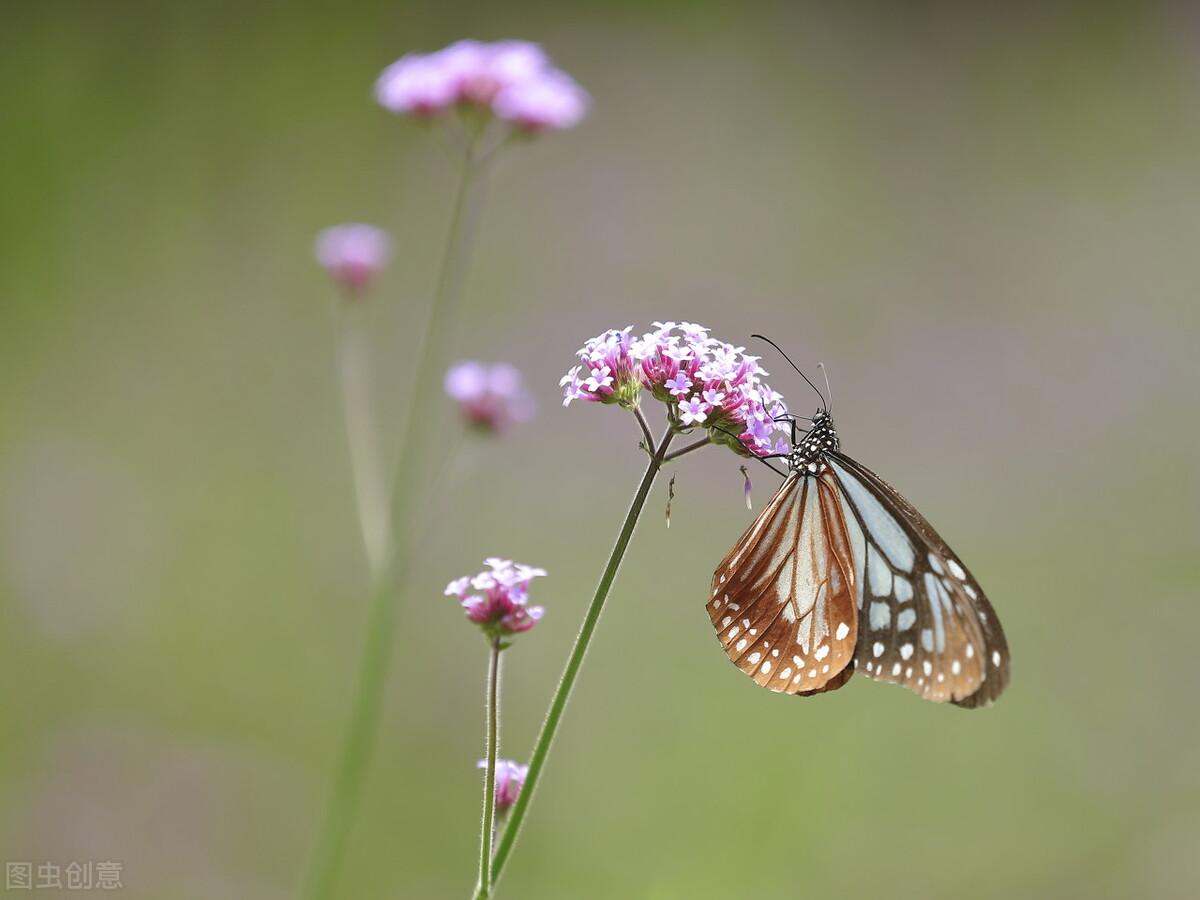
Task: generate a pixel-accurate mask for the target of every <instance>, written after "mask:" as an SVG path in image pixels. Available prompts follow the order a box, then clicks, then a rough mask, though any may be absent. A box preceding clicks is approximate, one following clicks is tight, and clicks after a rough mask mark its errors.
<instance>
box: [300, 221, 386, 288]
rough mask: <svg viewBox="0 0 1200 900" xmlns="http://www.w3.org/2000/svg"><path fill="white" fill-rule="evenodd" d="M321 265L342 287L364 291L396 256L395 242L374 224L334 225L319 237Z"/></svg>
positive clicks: (319, 259) (318, 259)
mask: <svg viewBox="0 0 1200 900" xmlns="http://www.w3.org/2000/svg"><path fill="white" fill-rule="evenodd" d="M316 255H317V262H319V263H320V264H321V265H322V266H323V267H324V268H325V271H326V272H328V273H329V276H330V277H331V278H332V279H333V280H334V281H336V282H337V283H338V284H340V285H341V286H342V287H344V288H346V289H347V290H349V291H352V292H354V293H361V292H362V291H364V290H365V289H366V288H367V286H368V285H369V284H370V283H371V281H372V280H373V279H374V278H375V276H376V275H378V274H379V272H380V271H382V270H383V269H384V267H386V266H387V264H388V262H389V261H390V260H391V257H392V239H391V238H390V237H389V236H388V234H387V232H386V231H382V230H380V229H378V228H375V227H374V226H372V225H359V224H348V225H334V226H333V227H332V228H326V229H325V230H324V231H322V232H321V233H320V234H318V235H317V245H316Z"/></svg>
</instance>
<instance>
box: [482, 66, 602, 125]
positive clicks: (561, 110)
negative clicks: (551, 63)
mask: <svg viewBox="0 0 1200 900" xmlns="http://www.w3.org/2000/svg"><path fill="white" fill-rule="evenodd" d="M589 102H590V100H589V98H588V95H587V92H586V91H584V89H583V88H581V87H580V86H579V85H578V84H576V83H575V82H574V80H573V79H572V78H571V77H570V76H569V75H567V74H565V73H563V72H559V71H552V72H547V73H546V74H544V75H542V77H540V78H536V79H532V80H529V81H525V82H523V83H521V84H516V85H513V86H511V87H508V88H505V89H504V90H502V91H500V92H499V93H497V94H496V100H495V102H494V103H493V104H492V109H493V111H494V112H495V113H496V115H497V116H499V117H500V118H501V119H507V120H508V121H510V122H512V123H513V124H515V125H517V126H518V127H520V128H522V129H524V130H525V131H529V132H539V131H548V130H560V129H563V128H571V127H573V126H575V125H578V124H579V123H580V122H581V121H582V120H583V117H584V116H585V115H587V110H588V104H589Z"/></svg>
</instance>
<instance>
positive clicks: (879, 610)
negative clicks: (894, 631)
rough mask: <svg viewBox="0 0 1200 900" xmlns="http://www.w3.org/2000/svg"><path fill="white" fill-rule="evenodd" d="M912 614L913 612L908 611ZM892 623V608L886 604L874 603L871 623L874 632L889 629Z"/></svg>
mask: <svg viewBox="0 0 1200 900" xmlns="http://www.w3.org/2000/svg"><path fill="white" fill-rule="evenodd" d="M906 612H911V610H906ZM891 621H892V608H891V607H890V606H888V605H887V604H886V603H872V604H871V611H870V622H871V630H872V631H880V630H882V629H884V628H887V627H888V625H889V624H890V623H891Z"/></svg>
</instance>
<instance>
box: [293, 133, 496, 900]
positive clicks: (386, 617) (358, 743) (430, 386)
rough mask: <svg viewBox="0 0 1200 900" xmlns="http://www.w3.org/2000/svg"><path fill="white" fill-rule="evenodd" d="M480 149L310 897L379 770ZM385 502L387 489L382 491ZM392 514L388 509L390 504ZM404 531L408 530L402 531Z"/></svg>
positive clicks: (339, 855) (410, 432) (308, 885)
mask: <svg viewBox="0 0 1200 900" xmlns="http://www.w3.org/2000/svg"><path fill="white" fill-rule="evenodd" d="M475 143H476V142H475V141H474V140H472V141H471V142H470V143H469V144H468V146H467V147H466V148H465V150H464V152H463V159H462V169H461V176H460V181H459V185H458V189H457V192H456V194H455V198H454V206H453V209H452V211H451V214H450V228H449V232H448V234H447V236H446V247H445V251H444V255H443V257H442V264H441V269H440V270H439V272H438V280H437V286H436V288H435V291H434V296H433V303H432V305H431V308H430V310H429V313H428V315H427V316H426V318H425V323H424V325H423V327H422V330H421V334H420V337H419V338H418V343H417V346H416V349H415V351H414V356H415V357H416V370H415V372H414V374H413V389H412V393H411V394H410V396H409V398H408V403H407V405H406V407H405V411H404V414H403V423H402V426H403V427H402V431H401V444H400V453H399V456H398V459H397V478H396V484H395V487H394V488H393V491H392V504H391V510H392V514H391V517H390V520H389V521H390V522H391V523H392V526H393V527H390V528H389V531H390V535H389V537H390V543H391V552H390V553H388V552H387V551H384V552H383V553H381V554H379V561H378V562H377V563H375V564H373V568H374V569H375V571H374V572H373V573H372V578H371V600H370V610H369V612H368V617H367V633H366V636H365V639H364V642H363V650H362V655H361V657H360V663H359V672H358V682H357V685H356V688H355V692H354V700H353V706H352V708H351V711H350V720H349V722H348V723H347V726H346V732H345V735H344V737H343V740H342V748H341V752H340V755H339V757H338V764H337V774H336V775H335V777H334V783H333V788H332V793H331V795H330V798H329V801H328V805H327V806H326V809H325V815H324V818H323V819H322V821H321V829H320V831H319V832H318V835H317V842H316V845H315V848H314V850H313V854H312V858H311V860H310V863H309V871H308V875H307V877H306V879H305V885H304V891H303V896H304V897H305V898H307V900H324V898H327V897H329V896H330V895H331V893H332V891H333V888H334V885H335V884H336V882H337V878H338V873H339V872H340V870H341V866H342V860H343V857H344V855H345V849H346V840H347V837H348V836H349V833H350V829H351V827H352V825H353V824H354V817H355V814H356V812H357V811H358V805H359V800H360V798H361V796H362V786H363V781H364V778H365V775H366V772H367V770H368V768H369V767H370V763H371V754H372V750H373V748H374V745H375V735H376V732H377V731H378V729H379V710H380V705H381V701H382V698H383V685H384V682H385V680H386V678H387V672H388V668H389V666H390V663H391V654H392V632H393V631H394V628H395V619H396V599H397V596H398V594H399V587H400V583H401V581H402V579H403V578H404V576H405V575H406V574H407V572H408V561H409V557H410V555H411V550H410V543H411V539H412V535H411V530H412V526H413V522H411V521H409V519H410V516H409V515H408V513H409V512H410V511H411V509H412V508H413V506H414V505H415V501H416V499H417V496H416V495H417V493H418V487H419V485H420V477H419V476H420V472H421V470H422V462H423V457H424V455H425V452H426V448H427V446H428V443H427V442H428V440H429V439H430V438H429V436H430V435H432V434H434V433H435V432H436V428H435V427H434V426H432V425H431V426H430V427H422V428H416V427H414V425H415V423H416V421H417V419H416V415H417V410H418V407H421V408H422V409H425V408H427V406H426V400H427V398H430V397H435V396H438V395H439V393H440V391H441V379H442V377H443V372H444V368H445V361H446V355H447V348H448V345H449V343H450V334H451V332H452V325H453V322H454V321H455V319H456V318H457V308H458V299H459V294H460V292H461V286H462V275H463V270H464V269H465V263H466V258H467V251H468V248H469V246H470V243H471V240H470V239H471V236H472V232H473V225H474V216H473V215H472V213H473V211H474V208H475V204H474V203H473V197H474V195H475V193H476V191H475V188H476V183H477V181H478V179H477V178H476V177H475V174H476V173H475V163H476V157H475ZM377 489H378V490H379V491H380V495H381V496H382V493H383V488H382V482H380V485H379V486H378V488H377ZM381 505H383V506H384V510H385V513H386V504H382V503H381ZM399 523H404V525H405V526H406V527H397V526H399Z"/></svg>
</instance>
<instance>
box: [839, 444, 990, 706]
mask: <svg viewBox="0 0 1200 900" xmlns="http://www.w3.org/2000/svg"><path fill="white" fill-rule="evenodd" d="M829 457H830V459H829V463H830V468H831V470H832V472H833V473H834V475H835V476H836V478H837V481H838V484H839V486H840V487H841V489H842V498H843V503H842V509H843V514H844V516H845V518H846V520H847V534H848V537H849V541H850V545H851V552H852V555H853V558H854V571H855V576H856V577H855V585H856V588H855V603H856V606H857V607H858V611H859V622H860V627H859V636H858V645H857V647H856V651H855V662H854V665H855V667H856V670H857V671H860V672H865V673H866V674H867V675H868V676H870V677H871V678H873V679H875V680H876V681H890V682H894V683H897V684H902V685H904V686H905V687H907V688H909V690H912V691H914V692H915V693H917V694H919V695H920V696H921V697H923V698H925V699H926V700H932V701H934V702H937V703H942V702H946V701H949V702H951V703H954V704H956V705H958V706H963V707H976V706H984V705H987V704H988V703H990V702H992V701H993V700H995V699H996V698H997V697H999V696H1000V693H1001V692H1002V691H1003V690H1004V688H1005V687H1006V686H1007V684H1008V664H1009V656H1008V643H1007V641H1006V640H1005V638H1004V631H1003V629H1002V628H1001V627H1000V620H999V619H998V618H997V617H996V612H995V610H994V609H992V605H991V604H990V603H989V602H988V599H987V597H986V596H985V595H984V593H983V590H982V589H981V588H980V587H979V584H978V582H976V581H975V579H974V578H973V577H972V576H971V574H970V572H969V571H967V569H966V567H965V566H963V565H962V563H961V562H959V561H958V559H957V558H956V557H955V555H954V553H953V552H952V551H951V550H950V548H949V547H948V546H947V545H946V542H945V541H943V540H942V539H941V537H940V536H939V535H938V533H937V532H936V531H934V529H933V526H931V525H930V524H929V522H928V521H927V520H926V519H925V517H924V516H922V515H921V514H920V513H919V512H917V510H916V509H915V508H913V506H912V504H911V503H909V502H908V501H907V500H905V499H904V497H902V496H901V495H900V493H899V492H898V491H896V489H895V488H893V487H892V486H891V485H889V484H888V483H887V482H886V481H884V480H883V479H882V478H880V477H879V476H878V475H876V474H875V473H873V472H871V471H870V470H869V469H867V468H866V467H865V466H863V465H861V464H859V463H857V462H855V461H854V460H852V459H850V458H848V457H846V456H844V455H842V454H840V453H831V454H830V455H829Z"/></svg>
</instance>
